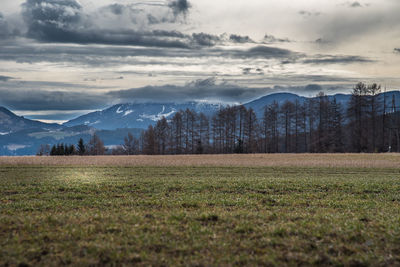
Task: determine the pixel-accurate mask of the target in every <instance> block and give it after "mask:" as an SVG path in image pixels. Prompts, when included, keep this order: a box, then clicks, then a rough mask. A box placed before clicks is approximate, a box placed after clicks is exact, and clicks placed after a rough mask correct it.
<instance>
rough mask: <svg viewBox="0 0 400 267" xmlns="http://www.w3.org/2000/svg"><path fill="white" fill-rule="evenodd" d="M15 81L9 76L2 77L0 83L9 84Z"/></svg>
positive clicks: (0, 76)
mask: <svg viewBox="0 0 400 267" xmlns="http://www.w3.org/2000/svg"><path fill="white" fill-rule="evenodd" d="M12 79H14V78H13V77H9V76H3V75H0V82H8V81H9V80H12Z"/></svg>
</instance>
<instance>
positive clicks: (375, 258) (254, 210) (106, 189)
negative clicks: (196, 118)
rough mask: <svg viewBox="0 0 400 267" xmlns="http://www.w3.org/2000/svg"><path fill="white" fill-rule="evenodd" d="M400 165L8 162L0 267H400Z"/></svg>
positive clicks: (0, 208) (0, 186)
mask: <svg viewBox="0 0 400 267" xmlns="http://www.w3.org/2000/svg"><path fill="white" fill-rule="evenodd" d="M399 192H400V170H399V169H352V168H340V169H339V168H338V169H336V168H289V167H286V168H274V167H252V168H246V167H237V168H232V167H209V168H207V167H125V168H124V167H35V166H30V167H28V166H26V167H24V166H8V167H7V166H1V167H0V248H1V250H0V265H8V264H9V265H18V264H22V265H24V264H27V265H35V266H36V265H43V266H48V265H61V264H72V265H132V264H138V265H157V266H159V265H172V266H174V265H218V266H221V265H244V264H246V265H280V266H281V265H301V264H303V265H304V264H305V265H347V266H350V265H357V266H360V265H372V266H378V265H400V194H399Z"/></svg>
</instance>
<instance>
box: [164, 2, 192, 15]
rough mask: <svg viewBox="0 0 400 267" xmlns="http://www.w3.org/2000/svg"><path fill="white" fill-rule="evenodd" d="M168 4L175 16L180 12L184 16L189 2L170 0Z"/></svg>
mask: <svg viewBox="0 0 400 267" xmlns="http://www.w3.org/2000/svg"><path fill="white" fill-rule="evenodd" d="M168 6H169V7H170V8H171V9H172V11H173V13H174V15H175V16H178V15H181V14H182V15H184V16H186V15H187V13H188V12H189V9H190V7H191V4H190V3H189V2H188V1H187V0H174V1H171V2H170V3H169V4H168Z"/></svg>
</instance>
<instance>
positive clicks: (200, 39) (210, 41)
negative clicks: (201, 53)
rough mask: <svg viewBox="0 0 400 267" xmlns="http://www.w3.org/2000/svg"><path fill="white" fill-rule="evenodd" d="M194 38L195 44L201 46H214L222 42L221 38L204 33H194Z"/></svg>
mask: <svg viewBox="0 0 400 267" xmlns="http://www.w3.org/2000/svg"><path fill="white" fill-rule="evenodd" d="M192 38H193V41H194V44H195V45H200V46H214V45H216V44H217V43H219V42H220V41H221V39H220V37H219V36H217V35H212V34H208V33H203V32H201V33H193V34H192Z"/></svg>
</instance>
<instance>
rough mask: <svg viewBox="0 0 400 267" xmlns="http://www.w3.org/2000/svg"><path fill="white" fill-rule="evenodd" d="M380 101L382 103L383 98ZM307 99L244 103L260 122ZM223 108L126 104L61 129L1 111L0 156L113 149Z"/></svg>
mask: <svg viewBox="0 0 400 267" xmlns="http://www.w3.org/2000/svg"><path fill="white" fill-rule="evenodd" d="M385 95H386V99H387V103H388V105H390V103H391V101H392V96H393V95H394V96H395V99H396V106H397V107H399V106H400V91H392V92H387V93H385ZM328 97H329V98H330V99H333V98H336V100H337V102H338V103H341V104H342V106H343V108H344V109H345V108H346V107H347V104H348V102H349V100H350V97H351V95H346V94H337V95H332V96H328ZM379 97H380V98H381V99H383V97H384V94H381V95H380V96H379ZM307 99H308V98H307V97H303V96H298V95H296V94H291V93H277V94H271V95H267V96H264V97H261V98H259V99H256V100H254V101H251V102H248V103H245V104H244V106H245V107H246V108H252V109H253V110H254V111H255V112H256V115H257V117H258V118H261V117H262V116H263V113H264V107H265V106H268V105H270V104H272V103H273V102H277V103H278V104H280V105H282V104H283V103H284V102H285V101H287V100H289V101H292V102H294V101H296V100H297V101H299V103H303V102H304V101H306V100H307ZM222 106H224V105H223V104H210V103H205V102H200V103H199V102H187V103H125V104H117V105H114V106H111V107H109V108H107V109H104V110H101V111H96V112H91V113H88V114H86V115H83V116H80V117H78V118H75V119H72V120H70V121H68V122H66V123H64V124H62V125H60V124H49V123H43V122H39V121H34V120H29V119H26V118H24V117H21V116H17V115H15V114H14V113H13V112H11V111H10V110H8V109H6V108H4V107H0V155H34V154H36V152H37V150H38V148H39V146H40V145H41V144H50V145H53V144H57V143H66V144H76V143H77V141H78V140H79V138H83V139H84V140H85V142H87V141H88V140H89V139H90V137H91V136H92V135H93V133H95V132H96V133H97V134H98V135H99V136H100V138H101V139H102V140H103V141H104V143H105V145H106V146H109V147H112V146H115V145H119V144H121V143H122V142H123V139H124V136H126V135H127V134H128V132H131V133H132V134H133V135H135V136H140V133H141V132H142V130H143V129H146V128H147V127H148V126H149V125H154V124H155V123H156V122H157V121H158V120H159V119H161V118H162V117H165V118H167V119H170V118H172V117H173V116H174V114H175V113H176V112H178V111H179V110H186V109H190V110H194V111H196V112H197V113H200V112H202V113H204V114H205V115H208V116H212V115H213V114H215V113H216V112H217V111H218V110H219V109H220V108H221V107H222Z"/></svg>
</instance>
